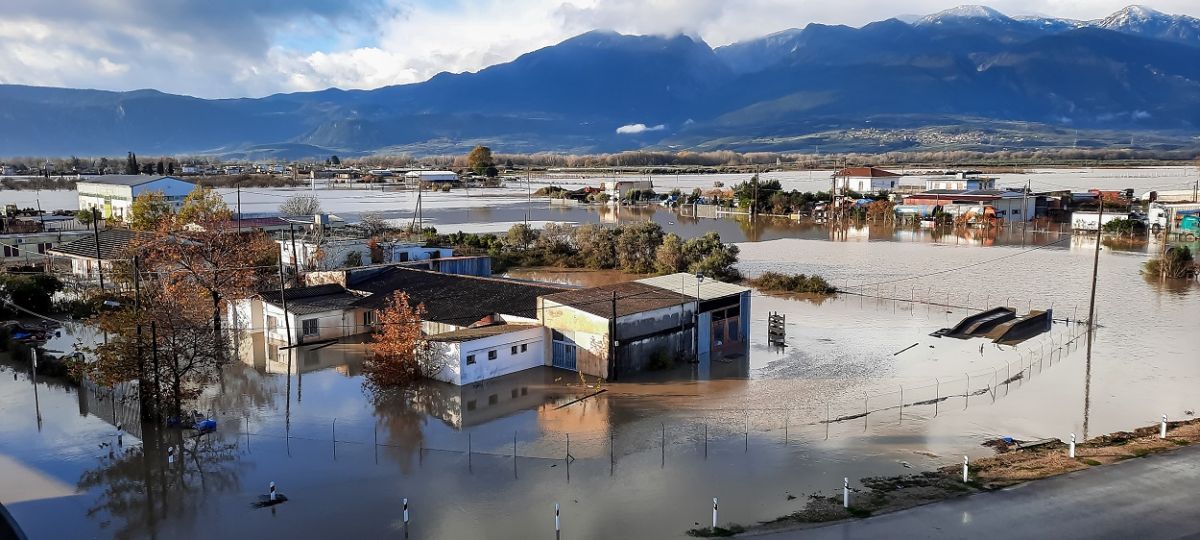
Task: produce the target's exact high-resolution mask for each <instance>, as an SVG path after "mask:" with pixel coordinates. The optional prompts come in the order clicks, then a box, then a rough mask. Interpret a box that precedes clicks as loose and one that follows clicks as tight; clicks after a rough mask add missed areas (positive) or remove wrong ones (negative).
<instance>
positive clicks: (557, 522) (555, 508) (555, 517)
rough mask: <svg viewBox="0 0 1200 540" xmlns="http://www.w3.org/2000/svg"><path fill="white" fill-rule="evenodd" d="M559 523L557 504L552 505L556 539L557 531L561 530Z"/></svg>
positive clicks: (556, 536)
mask: <svg viewBox="0 0 1200 540" xmlns="http://www.w3.org/2000/svg"><path fill="white" fill-rule="evenodd" d="M561 525H562V524H561V523H560V522H559V519H558V503H554V537H555V538H558V534H559V531H560V530H562V528H561Z"/></svg>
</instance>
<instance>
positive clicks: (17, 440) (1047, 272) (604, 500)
mask: <svg viewBox="0 0 1200 540" xmlns="http://www.w3.org/2000/svg"><path fill="white" fill-rule="evenodd" d="M526 208H527V207H526V206H525V202H524V201H523V200H518V201H516V202H512V201H510V204H503V205H498V206H495V207H490V208H483V207H472V208H437V207H433V208H430V207H427V210H426V215H427V216H430V215H431V216H432V217H433V218H434V219H437V220H441V222H443V223H451V222H453V223H489V222H497V221H519V220H520V219H522V218H523V217H524V214H525V212H526ZM531 208H532V212H533V213H534V214H535V215H533V216H531V217H530V219H537V220H564V221H575V222H588V221H596V220H599V221H601V222H614V221H627V220H631V219H653V220H655V221H656V222H659V223H662V224H663V225H664V228H666V229H668V230H673V231H676V232H679V233H680V234H682V235H684V236H686V237H691V236H695V235H697V234H701V233H703V232H705V231H708V230H717V231H719V232H721V234H722V237H723V238H726V239H727V240H736V241H738V242H739V247H740V248H741V256H740V259H741V262H740V264H739V266H740V268H741V269H742V270H743V272H744V273H746V274H748V275H756V274H758V273H761V272H763V271H766V270H776V271H787V272H803V273H816V274H820V275H823V276H825V277H826V278H827V279H830V280H831V281H832V282H833V283H834V284H836V285H837V286H838V287H840V288H842V289H845V290H847V291H849V292H847V293H843V294H839V295H838V296H836V297H833V298H824V299H814V298H804V297H792V296H777V295H767V294H763V293H761V292H756V293H755V294H754V298H753V309H752V313H751V317H752V320H751V339H752V344H751V346H750V349H749V355H748V357H745V358H734V359H726V360H714V361H712V362H709V363H705V364H699V365H692V364H684V365H680V366H678V367H677V368H676V369H674V370H671V371H667V372H656V373H647V374H642V375H639V376H638V377H636V378H634V379H630V380H623V381H619V382H613V383H609V384H604V385H602V386H599V385H598V383H597V381H595V380H590V379H589V380H582V379H581V378H580V377H579V376H578V375H577V374H574V373H571V372H565V371H559V370H555V369H552V368H544V369H535V370H529V371H526V372H522V373H519V374H515V375H512V376H508V377H504V378H501V379H497V380H493V381H489V382H486V383H482V384H478V385H473V386H470V387H464V388H457V387H452V386H449V385H445V384H441V383H427V384H422V385H419V386H418V387H415V388H413V389H410V390H409V391H407V392H405V393H403V394H398V395H394V396H385V397H376V396H373V395H372V394H370V393H369V392H367V391H365V390H364V389H363V386H362V376H361V362H362V358H363V355H364V351H363V347H362V346H361V345H354V344H343V345H336V346H332V347H325V348H322V349H320V350H298V351H296V352H295V353H294V355H293V356H292V357H291V358H290V363H289V358H288V355H287V354H286V353H283V354H282V356H274V357H270V356H265V355H254V354H247V355H245V358H244V362H241V363H238V364H235V365H232V366H230V367H229V369H227V370H226V372H225V373H224V376H223V377H222V379H221V381H220V384H219V385H217V386H214V388H212V389H211V391H210V393H209V394H208V395H207V396H205V398H204V399H202V401H201V403H200V404H199V405H198V406H197V408H199V409H203V410H211V411H213V412H214V413H215V414H216V417H217V419H218V421H219V427H218V430H217V432H216V433H214V434H211V435H207V436H204V437H201V438H198V439H196V438H192V437H191V436H188V437H186V438H183V439H180V438H178V435H177V434H174V433H163V432H160V433H157V434H155V433H152V430H149V429H147V430H146V431H145V432H144V433H142V437H143V439H139V438H137V437H134V436H133V435H127V436H126V437H125V441H124V446H122V447H120V448H117V449H113V447H112V446H111V444H112V443H113V442H115V441H114V439H115V428H114V427H113V426H112V425H111V423H110V422H111V419H112V418H113V417H114V416H118V415H117V414H116V413H117V409H116V404H114V403H111V402H103V401H101V402H99V403H97V402H96V400H95V399H92V398H90V397H89V396H83V397H81V396H80V393H79V392H78V391H76V390H74V389H72V388H68V387H66V386H64V385H62V384H59V383H57V382H55V381H47V380H44V379H42V380H39V381H38V383H37V384H36V385H35V384H33V383H32V381H31V377H30V374H29V373H28V365H27V364H24V363H18V362H14V361H10V360H5V361H4V363H0V420H2V421H0V474H3V478H4V479H5V481H4V482H2V483H0V501H2V502H3V503H4V505H5V506H6V507H7V508H8V509H9V511H10V512H11V513H12V514H13V515H14V516H15V517H16V519H17V520H18V521H19V522H20V523H21V524H22V526H23V527H24V528H25V529H26V532H27V533H28V534H29V535H30V537H31V538H59V537H63V536H69V537H99V538H147V537H150V538H159V537H161V538H219V537H252V536H279V537H302V538H306V537H328V536H335V535H338V536H346V537H383V536H399V535H400V534H402V533H403V531H404V529H405V527H404V523H403V520H402V504H403V503H402V501H403V499H405V498H407V499H408V503H409V508H410V516H411V522H410V523H409V525H408V533H409V536H410V537H411V538H471V537H478V538H552V537H553V535H554V529H553V525H554V516H553V510H554V504H555V503H558V504H560V506H561V509H562V510H561V512H562V513H561V515H562V524H563V531H562V537H563V538H614V537H623V538H664V537H665V538H671V537H682V536H683V535H684V532H685V531H686V530H687V529H688V528H691V527H694V526H696V524H699V525H708V524H709V521H710V519H711V507H712V498H713V497H718V498H719V500H720V521H721V522H723V523H724V522H729V521H733V522H740V523H752V522H755V521H760V520H767V519H772V518H774V517H778V516H781V515H784V514H787V513H789V512H791V511H794V510H797V509H799V508H800V507H801V506H802V505H803V504H804V502H805V495H807V494H809V493H812V492H814V491H822V492H825V493H835V492H836V491H837V490H838V489H839V488H840V485H841V478H842V477H849V478H850V479H851V480H852V482H853V481H854V480H856V479H858V478H862V477H866V476H872V475H880V474H900V473H905V472H912V470H921V469H930V468H934V467H938V466H944V465H952V464H954V463H957V462H960V460H961V456H962V455H964V454H966V455H971V456H980V455H986V454H987V453H988V452H989V451H988V450H987V449H985V448H983V447H981V446H980V443H982V442H983V441H985V440H987V439H989V438H993V437H998V436H1005V435H1008V436H1013V437H1017V438H1020V439H1036V438H1042V437H1060V438H1066V437H1068V434H1070V433H1077V434H1082V433H1083V432H1084V431H1085V423H1086V430H1087V432H1088V434H1089V435H1093V436H1094V435H1098V434H1101V433H1105V432H1110V431H1114V430H1119V429H1128V428H1132V427H1135V426H1141V425H1149V424H1151V423H1153V422H1155V421H1156V419H1157V418H1158V417H1159V416H1160V415H1161V414H1164V413H1165V414H1168V415H1169V416H1170V417H1172V418H1183V417H1185V414H1186V413H1185V411H1194V410H1196V409H1197V405H1200V403H1197V400H1198V399H1200V397H1198V396H1200V394H1197V393H1196V392H1195V388H1196V387H1197V385H1198V384H1200V362H1197V361H1196V356H1195V351H1196V350H1200V334H1197V333H1196V332H1195V328H1196V325H1195V317H1196V315H1197V311H1198V309H1200V285H1197V284H1195V283H1191V284H1188V283H1179V282H1175V283H1168V284H1164V283H1160V282H1158V281H1157V280H1154V279H1149V278H1146V277H1144V276H1142V275H1141V274H1140V269H1141V265H1142V264H1143V263H1144V262H1145V261H1146V260H1148V258H1149V257H1150V256H1151V254H1152V253H1154V252H1155V251H1156V250H1157V249H1158V246H1157V245H1155V244H1141V245H1136V244H1135V245H1121V244H1116V243H1107V242H1106V244H1105V245H1104V246H1103V249H1102V250H1101V252H1100V257H1099V275H1098V280H1097V285H1098V290H1097V302H1096V305H1097V312H1098V320H1099V322H1100V328H1099V329H1098V330H1097V331H1096V333H1095V335H1094V343H1093V344H1092V355H1091V361H1090V363H1089V362H1088V361H1087V355H1086V350H1087V347H1086V340H1085V339H1083V338H1082V337H1079V333H1080V331H1081V330H1082V328H1083V327H1082V326H1080V325H1076V324H1071V323H1070V322H1067V321H1066V320H1065V319H1083V318H1086V312H1087V305H1088V292H1089V287H1090V284H1091V276H1092V273H1091V272H1092V260H1093V259H1092V258H1093V256H1094V253H1095V251H1094V250H1095V241H1094V239H1089V238H1083V237H1072V236H1070V235H1059V234H1057V233H1056V232H1037V233H1033V232H1026V233H1024V234H1022V232H1021V231H1020V230H1019V229H1015V230H1007V229H1006V230H1001V231H993V232H991V233H980V232H979V231H965V232H960V233H957V234H956V233H944V234H943V233H940V232H936V231H930V230H925V229H919V230H906V229H901V230H897V229H893V228H888V227H848V228H845V229H843V230H838V231H832V232H831V231H830V230H828V229H826V228H823V227H818V226H811V225H801V224H795V223H790V222H787V221H781V220H760V221H758V222H756V223H750V222H746V221H734V220H720V221H717V220H690V221H688V220H685V219H683V218H679V217H678V216H675V215H674V214H672V213H670V212H668V211H666V210H664V209H657V208H641V209H632V210H630V209H623V210H620V212H621V213H620V214H611V213H608V212H597V209H595V208H551V207H548V206H546V205H545V204H544V203H542V204H538V205H535V206H532V207H531ZM514 275H516V276H517V277H522V278H531V279H535V278H536V279H546V280H551V281H557V282H560V283H571V284H581V285H584V284H598V283H603V282H611V281H614V280H620V279H627V278H629V276H624V275H621V274H616V273H611V272H609V273H589V272H579V271H560V270H554V269H535V270H527V271H523V272H515V273H514ZM996 305H1008V306H1012V307H1014V308H1016V309H1018V311H1020V312H1025V311H1026V310H1030V309H1047V308H1052V309H1053V310H1054V314H1055V318H1056V319H1058V321H1057V322H1056V323H1055V324H1054V325H1053V328H1052V330H1051V332H1049V333H1048V334H1044V335H1042V336H1038V337H1037V338H1034V339H1031V340H1029V341H1027V342H1025V343H1022V344H1021V345H1019V346H1017V347H997V346H996V345H993V344H991V343H990V342H986V341H984V340H979V339H973V340H957V339H950V338H934V337H930V335H929V334H930V332H933V331H935V330H937V329H939V328H943V327H947V326H951V325H953V324H954V323H955V322H957V320H958V319H960V318H961V317H963V316H965V315H967V314H969V313H972V312H974V311H978V310H980V309H985V308H986V307H994V306H996ZM773 312H775V313H780V314H783V315H784V316H785V317H786V323H787V324H786V328H787V344H788V345H787V347H783V348H778V347H770V346H768V345H767V344H766V343H765V342H766V326H767V317H768V314H769V313H773ZM64 339H66V338H64ZM247 343H248V345H249V346H250V347H251V348H253V347H254V346H255V345H261V342H256V341H255V340H254V338H253V337H251V338H250V339H249V341H248V342H247ZM56 346H58V347H59V348H61V345H56ZM599 390H604V392H603V393H598V394H597V393H596V392H598V391H599ZM901 405H903V406H901ZM106 408H111V409H112V412H113V414H109V413H108V412H106V410H107V409H106ZM864 412H869V414H867V415H866V416H861V415H862V413H864ZM845 417H851V418H849V419H846V418H845ZM827 419H829V420H835V421H833V422H830V423H826V422H824V421H825V420H827ZM839 419H842V421H836V420H839ZM568 439H569V443H568ZM335 441H336V442H335ZM514 441H515V448H516V450H515V458H514ZM172 444H179V445H182V447H183V455H182V458H181V459H179V460H176V461H175V462H174V463H170V464H168V463H167V458H166V451H165V448H166V447H167V446H168V445H172ZM568 444H569V450H568ZM110 451H111V452H112V454H111V456H110ZM568 451H569V454H570V456H572V458H573V459H568V458H567V455H568ZM910 467H911V469H910ZM271 481H274V482H276V483H277V485H278V486H279V490H280V492H281V493H284V494H285V495H287V497H288V498H289V501H288V502H286V503H283V504H281V505H277V506H275V507H273V508H270V509H253V508H251V503H253V502H255V501H256V500H257V499H258V497H259V496H260V495H261V494H263V493H265V492H266V491H267V484H268V482H271ZM788 495H794V496H796V497H797V499H795V500H788Z"/></svg>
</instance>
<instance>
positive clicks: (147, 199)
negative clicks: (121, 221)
mask: <svg viewBox="0 0 1200 540" xmlns="http://www.w3.org/2000/svg"><path fill="white" fill-rule="evenodd" d="M171 213H172V208H171V203H168V202H167V199H166V197H164V196H163V193H162V192H161V191H148V192H145V193H142V194H140V195H138V196H137V197H134V198H133V204H132V205H130V206H129V228H130V229H133V230H135V231H152V230H155V229H157V228H158V227H159V226H160V225H162V224H163V223H164V222H165V221H166V220H168V219H170V217H171Z"/></svg>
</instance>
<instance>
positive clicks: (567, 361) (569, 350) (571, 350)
mask: <svg viewBox="0 0 1200 540" xmlns="http://www.w3.org/2000/svg"><path fill="white" fill-rule="evenodd" d="M553 349H554V350H553V352H552V358H551V362H550V363H551V365H553V366H554V367H556V368H562V369H569V370H571V371H575V345H574V344H572V343H566V342H563V341H555V342H554V346H553Z"/></svg>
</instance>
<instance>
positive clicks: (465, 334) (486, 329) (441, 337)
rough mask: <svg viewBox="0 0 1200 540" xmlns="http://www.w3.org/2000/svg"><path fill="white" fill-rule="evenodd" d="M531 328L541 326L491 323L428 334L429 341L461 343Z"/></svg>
mask: <svg viewBox="0 0 1200 540" xmlns="http://www.w3.org/2000/svg"><path fill="white" fill-rule="evenodd" d="M531 328H541V327H540V326H538V325H536V324H493V325H490V326H477V327H475V328H463V329H461V330H455V331H453V332H445V333H442V334H434V335H432V336H429V337H428V339H429V341H440V342H443V343H461V342H465V341H474V340H476V339H481V338H485V337H492V336H499V335H501V334H508V333H510V332H521V331H525V330H529V329H531Z"/></svg>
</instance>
